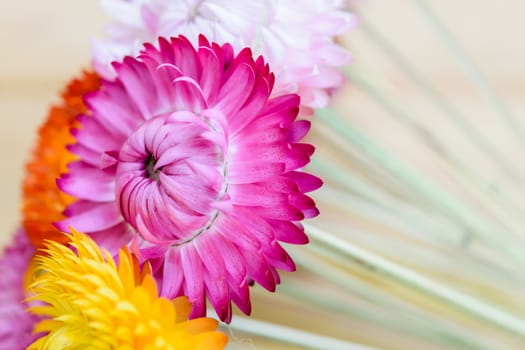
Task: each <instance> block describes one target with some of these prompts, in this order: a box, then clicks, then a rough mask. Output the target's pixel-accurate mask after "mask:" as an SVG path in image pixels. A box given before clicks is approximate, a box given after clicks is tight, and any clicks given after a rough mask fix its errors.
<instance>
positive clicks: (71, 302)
mask: <svg viewBox="0 0 525 350" xmlns="http://www.w3.org/2000/svg"><path fill="white" fill-rule="evenodd" d="M66 238H67V239H69V240H70V242H69V243H70V245H71V247H72V248H74V249H70V248H68V247H66V246H64V245H62V244H60V243H57V242H53V241H48V242H47V246H46V248H45V254H42V255H40V256H39V257H37V267H36V269H35V275H36V276H37V277H36V278H35V280H34V282H33V283H32V284H31V286H30V290H31V292H32V293H33V296H32V297H31V299H32V300H33V301H37V302H39V303H42V305H40V306H33V307H31V310H32V312H34V313H35V314H38V315H40V316H42V317H45V319H44V320H43V321H41V322H40V323H39V324H38V325H37V326H36V329H37V330H38V331H41V332H43V333H45V334H44V335H43V336H42V337H40V338H39V339H38V340H36V341H35V342H34V343H33V344H32V345H31V346H30V347H29V348H28V349H30V350H32V349H39V350H43V349H93V350H107V349H129V350H133V349H136V350H175V349H179V350H190V349H201V350H208V349H209V350H213V349H222V348H224V346H225V344H226V341H227V338H226V335H224V334H223V333H220V332H217V331H216V328H217V321H215V320H213V319H210V318H199V319H195V320H191V321H189V320H188V319H187V318H188V314H189V310H190V308H191V307H190V304H189V303H188V301H187V299H186V298H185V297H180V298H177V299H175V300H173V301H171V300H168V299H166V298H159V297H158V290H157V285H156V283H155V280H154V279H153V277H152V275H151V271H150V269H149V265H147V264H146V265H145V267H144V268H143V269H142V271H141V269H140V267H139V263H138V261H137V259H136V258H135V257H133V256H132V255H131V254H130V253H129V251H128V250H127V249H125V248H124V249H121V250H120V251H119V254H118V266H117V265H116V263H115V261H114V260H113V258H112V257H111V255H110V254H109V253H107V252H106V251H104V250H103V249H100V248H99V247H98V246H97V245H96V244H95V242H94V241H93V240H92V239H91V238H89V237H88V236H87V235H84V234H80V233H77V232H76V231H73V234H72V235H70V236H66Z"/></svg>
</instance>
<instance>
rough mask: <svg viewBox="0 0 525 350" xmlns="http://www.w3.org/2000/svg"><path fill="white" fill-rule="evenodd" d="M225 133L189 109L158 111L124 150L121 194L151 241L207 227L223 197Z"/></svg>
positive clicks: (131, 219) (176, 241)
mask: <svg viewBox="0 0 525 350" xmlns="http://www.w3.org/2000/svg"><path fill="white" fill-rule="evenodd" d="M224 140H225V136H224V133H223V132H222V129H221V128H220V127H217V125H215V124H214V125H213V126H211V125H210V123H208V122H207V120H206V119H205V118H203V117H202V116H200V115H197V114H194V113H192V112H188V111H178V112H175V113H172V114H166V115H160V116H157V117H154V118H152V119H150V120H148V121H146V122H144V124H142V125H141V126H140V127H139V128H138V129H137V130H135V131H134V132H133V133H132V134H131V136H130V137H129V138H128V139H127V141H126V142H125V143H124V145H123V146H122V148H121V150H120V154H119V164H118V167H117V174H116V175H117V181H116V198H117V199H118V201H119V205H120V210H121V212H122V215H123V216H124V218H125V219H126V221H127V222H128V223H129V224H131V225H132V226H133V227H134V228H135V229H136V231H137V233H138V234H140V235H141V236H142V237H143V238H144V239H145V240H146V241H149V242H150V243H154V244H165V245H180V244H184V243H187V242H189V241H192V240H193V239H194V238H195V237H197V236H198V235H200V234H201V233H203V232H205V231H207V230H208V229H209V228H210V227H211V225H213V222H214V221H215V219H216V218H217V216H218V210H217V209H216V208H217V206H216V205H215V203H216V202H218V201H220V200H221V199H223V198H222V197H223V196H224V194H225V191H226V188H227V186H226V184H225V181H224V176H225V173H224V169H225V154H226V145H225V141H224Z"/></svg>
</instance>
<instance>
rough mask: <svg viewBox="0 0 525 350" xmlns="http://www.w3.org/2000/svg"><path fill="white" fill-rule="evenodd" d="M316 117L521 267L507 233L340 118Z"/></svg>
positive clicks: (517, 249)
mask: <svg viewBox="0 0 525 350" xmlns="http://www.w3.org/2000/svg"><path fill="white" fill-rule="evenodd" d="M316 115H317V116H318V117H319V118H320V119H322V120H323V122H324V123H326V124H327V125H329V126H331V127H332V128H333V129H334V130H337V131H338V132H339V133H340V134H342V135H343V136H344V137H345V139H346V140H347V141H349V142H351V143H352V144H353V145H354V146H356V147H357V148H358V149H359V150H360V151H361V152H364V153H365V154H367V155H368V156H369V157H371V158H372V159H374V160H375V161H376V162H378V163H380V164H381V165H382V166H383V167H384V168H385V169H386V170H388V171H389V172H390V173H391V174H392V175H394V176H395V177H396V178H398V179H399V180H400V181H402V182H403V183H404V184H405V185H406V186H408V187H410V188H411V189H412V190H413V191H415V192H417V194H418V196H421V197H422V198H424V199H426V200H427V201H428V202H429V203H431V204H432V205H433V206H434V207H436V208H438V209H440V210H442V211H443V212H444V213H446V214H447V215H449V216H450V217H452V218H455V219H456V220H457V221H459V222H461V223H462V224H463V225H465V227H466V228H467V229H468V233H469V234H472V235H477V236H478V237H479V238H480V239H482V240H483V241H485V243H486V244H488V245H489V246H491V247H495V248H499V249H501V250H502V252H504V253H505V254H507V255H508V257H509V258H510V259H513V260H515V261H516V262H517V263H518V266H521V264H523V263H524V261H525V255H524V254H523V248H522V247H521V246H520V245H517V244H516V242H514V241H513V242H508V239H507V232H503V233H502V232H496V231H494V232H493V231H492V228H491V227H490V225H489V224H488V223H487V222H486V221H485V220H483V219H482V218H480V217H478V216H476V215H475V214H474V213H473V212H471V211H470V210H469V209H468V208H466V207H464V206H463V205H462V203H461V202H460V201H458V200H456V199H455V198H454V197H453V196H451V195H450V194H449V193H447V192H446V191H444V190H443V189H441V188H439V187H436V186H434V185H433V184H432V183H431V182H429V181H427V180H426V179H425V178H424V177H423V176H421V175H420V174H419V173H417V172H416V171H415V170H412V169H411V168H409V167H407V166H406V165H405V164H403V163H402V162H401V161H400V160H398V159H396V158H395V157H394V156H393V155H392V154H391V153H389V152H387V151H386V150H385V149H383V148H381V147H380V146H379V145H377V144H375V143H373V142H372V141H371V140H369V139H368V138H367V137H365V135H363V134H361V133H360V132H359V131H357V130H356V129H354V128H352V127H351V126H350V125H348V123H344V122H342V120H341V118H340V117H338V116H337V115H336V114H335V113H333V112H331V111H329V110H326V109H320V110H317V111H316Z"/></svg>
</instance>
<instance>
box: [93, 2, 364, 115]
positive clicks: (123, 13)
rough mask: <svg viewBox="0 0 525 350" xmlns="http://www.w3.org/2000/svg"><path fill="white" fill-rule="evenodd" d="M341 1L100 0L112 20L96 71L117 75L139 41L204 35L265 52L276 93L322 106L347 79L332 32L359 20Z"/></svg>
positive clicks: (343, 55)
mask: <svg viewBox="0 0 525 350" xmlns="http://www.w3.org/2000/svg"><path fill="white" fill-rule="evenodd" d="M344 3H345V1H342V0H300V1H289V0H267V1H236V0H205V1H195V0H193V1H164V0H131V1H129V0H102V5H103V6H104V8H105V9H106V10H107V12H108V13H109V14H110V15H112V16H113V17H114V18H115V22H114V23H112V24H111V25H110V26H109V28H108V31H107V32H108V36H109V39H108V40H107V41H96V42H95V44H94V47H93V60H94V61H93V62H94V66H95V69H97V71H98V72H99V73H101V74H102V75H103V76H105V77H111V76H114V71H113V70H112V68H111V66H110V62H112V61H115V60H117V61H118V60H121V59H122V57H124V56H125V55H135V54H137V53H138V52H139V50H140V48H141V47H142V42H151V41H154V40H156V39H157V37H158V36H166V37H169V36H173V35H179V34H182V35H185V36H186V37H188V39H190V41H191V42H192V43H194V44H197V39H198V35H199V34H201V33H202V34H204V35H205V36H206V37H207V38H209V39H210V40H213V41H216V42H218V43H221V44H222V43H231V44H232V45H233V47H234V48H235V49H236V50H240V49H242V48H243V47H250V48H252V50H254V53H255V54H256V55H259V54H262V55H263V56H264V57H265V58H266V60H267V62H268V63H269V64H270V65H271V67H272V69H273V71H274V72H275V74H276V89H275V93H276V94H281V93H298V94H299V95H300V96H301V99H302V105H303V106H305V107H307V108H306V109H304V110H303V111H302V112H304V113H309V112H310V110H309V109H310V108H317V107H323V106H325V105H326V103H327V102H328V100H329V96H330V94H331V92H332V90H333V89H334V88H336V87H338V86H339V85H340V84H341V83H342V82H343V75H342V74H341V72H340V67H341V66H342V65H344V64H347V63H348V62H349V54H348V52H347V51H346V50H344V49H343V48H342V47H341V46H339V45H337V44H336V43H335V41H334V37H335V36H336V35H339V34H343V33H345V32H346V31H348V30H349V29H350V28H351V27H352V26H353V25H354V24H355V22H356V21H355V19H354V17H353V16H352V15H350V14H349V13H347V12H344V11H343V10H342V8H343V6H344Z"/></svg>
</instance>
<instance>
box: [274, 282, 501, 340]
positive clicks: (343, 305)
mask: <svg viewBox="0 0 525 350" xmlns="http://www.w3.org/2000/svg"><path fill="white" fill-rule="evenodd" d="M279 293H283V294H285V295H287V296H289V297H290V298H291V299H292V300H293V301H300V302H302V303H306V304H310V305H317V306H319V307H320V308H322V309H323V310H331V311H332V312H335V313H337V314H341V313H344V314H345V315H347V316H348V317H351V318H352V319H357V320H363V321H365V322H370V323H372V324H374V325H379V326H381V327H385V328H386V329H388V330H393V331H395V332H402V333H403V334H404V336H408V337H411V336H412V337H414V336H415V337H417V338H421V339H426V340H428V341H431V342H432V344H442V345H443V346H447V349H452V348H451V346H453V347H454V349H471V350H489V349H491V348H489V347H487V344H486V343H485V342H484V341H483V340H479V339H478V338H479V336H477V335H473V334H470V333H468V334H465V332H464V331H461V330H458V329H457V325H454V324H452V325H451V324H450V323H447V324H446V325H439V324H437V323H436V322H431V323H423V322H420V321H419V320H417V319H414V318H412V317H410V316H409V315H407V314H406V313H397V312H392V310H390V309H385V308H384V307H382V306H381V305H368V306H359V305H361V304H360V303H352V302H351V301H350V302H349V301H348V300H342V299H340V298H334V297H333V296H330V297H319V293H318V292H317V291H312V289H311V286H308V285H305V284H304V283H293V282H291V281H287V282H286V283H285V284H283V285H281V286H279ZM354 304H355V305H354Z"/></svg>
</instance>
